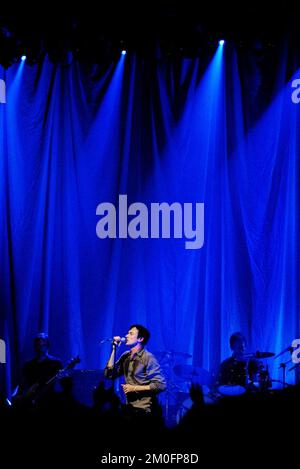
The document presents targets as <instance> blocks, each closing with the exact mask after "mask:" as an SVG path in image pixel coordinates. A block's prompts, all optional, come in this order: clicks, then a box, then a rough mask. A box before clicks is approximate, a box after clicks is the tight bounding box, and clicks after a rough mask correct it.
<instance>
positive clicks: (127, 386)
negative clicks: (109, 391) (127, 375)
mask: <svg viewBox="0 0 300 469" xmlns="http://www.w3.org/2000/svg"><path fill="white" fill-rule="evenodd" d="M122 388H123V391H124V392H125V394H127V393H128V392H134V391H135V388H136V386H133V384H122Z"/></svg>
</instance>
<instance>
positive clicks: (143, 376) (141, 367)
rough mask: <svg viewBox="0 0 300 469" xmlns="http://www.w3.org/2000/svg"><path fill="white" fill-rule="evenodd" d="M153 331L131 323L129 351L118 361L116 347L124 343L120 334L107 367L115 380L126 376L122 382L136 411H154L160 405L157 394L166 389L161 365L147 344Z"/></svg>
mask: <svg viewBox="0 0 300 469" xmlns="http://www.w3.org/2000/svg"><path fill="white" fill-rule="evenodd" d="M149 338H150V332H149V331H148V329H146V327H144V326H141V325H140V324H133V325H132V326H130V328H129V331H128V334H127V335H126V341H125V343H126V345H127V346H128V347H129V348H130V350H129V351H127V352H125V353H123V355H121V357H120V358H119V359H118V361H117V362H115V358H116V348H117V346H118V345H119V344H120V343H121V342H122V338H121V337H118V336H116V337H114V339H113V348H112V353H111V356H110V358H109V360H108V363H107V365H106V368H105V376H106V377H107V378H109V379H114V378H117V377H119V376H124V377H125V384H122V387H123V391H124V393H125V394H126V402H127V404H128V406H129V407H130V408H131V409H132V410H133V411H137V412H139V411H144V412H146V413H151V412H153V410H154V409H155V408H156V406H157V400H156V396H157V394H158V393H160V392H162V391H164V390H165V389H166V381H165V378H164V376H163V374H162V371H161V368H160V365H159V363H158V361H157V359H156V358H155V357H154V355H153V354H152V353H150V352H149V351H148V350H147V349H146V348H145V345H146V344H147V342H148V340H149Z"/></svg>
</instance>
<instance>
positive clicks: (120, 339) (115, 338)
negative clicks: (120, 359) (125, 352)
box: [100, 336, 126, 347]
mask: <svg viewBox="0 0 300 469" xmlns="http://www.w3.org/2000/svg"><path fill="white" fill-rule="evenodd" d="M104 342H112V343H114V342H118V344H117V345H118V347H119V346H120V345H121V344H122V343H123V342H126V338H125V337H119V336H115V337H112V338H111V337H105V338H104V339H102V340H100V344H104Z"/></svg>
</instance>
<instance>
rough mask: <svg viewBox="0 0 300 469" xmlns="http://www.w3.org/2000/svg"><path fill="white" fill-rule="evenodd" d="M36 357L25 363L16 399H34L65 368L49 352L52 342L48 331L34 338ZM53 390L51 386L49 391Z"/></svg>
mask: <svg viewBox="0 0 300 469" xmlns="http://www.w3.org/2000/svg"><path fill="white" fill-rule="evenodd" d="M33 345H34V350H35V357H34V358H33V359H32V360H29V361H28V362H26V363H25V365H24V367H23V373H22V380H21V384H20V386H19V389H18V392H17V396H16V401H19V400H20V401H22V400H23V398H24V399H25V400H27V401H29V402H30V401H34V397H35V396H36V395H37V394H38V393H39V391H40V390H41V389H43V386H44V385H45V384H46V383H47V381H49V380H50V379H51V378H52V377H53V376H55V375H56V374H57V373H58V371H59V370H61V369H62V368H63V366H62V363H61V361H60V360H59V359H58V358H55V357H53V356H51V355H50V354H49V348H50V342H49V337H48V335H47V334H46V333H44V332H40V333H39V334H37V335H36V336H35V338H34V340H33ZM51 391H52V392H53V389H52V388H51V387H50V388H49V389H47V393H49V392H51Z"/></svg>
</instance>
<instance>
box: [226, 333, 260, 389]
mask: <svg viewBox="0 0 300 469" xmlns="http://www.w3.org/2000/svg"><path fill="white" fill-rule="evenodd" d="M229 344H230V348H231V350H232V355H231V357H229V358H227V359H226V360H224V361H223V362H222V363H221V365H220V368H219V372H218V384H219V385H237V386H243V387H245V388H246V387H248V386H249V384H251V383H253V382H254V381H256V376H257V375H258V373H259V372H260V371H261V370H262V368H263V364H262V362H261V361H260V360H257V359H256V358H250V359H249V358H247V357H246V354H245V351H246V339H245V337H244V335H243V334H242V333H241V332H235V333H234V334H232V335H231V336H230V339H229Z"/></svg>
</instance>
